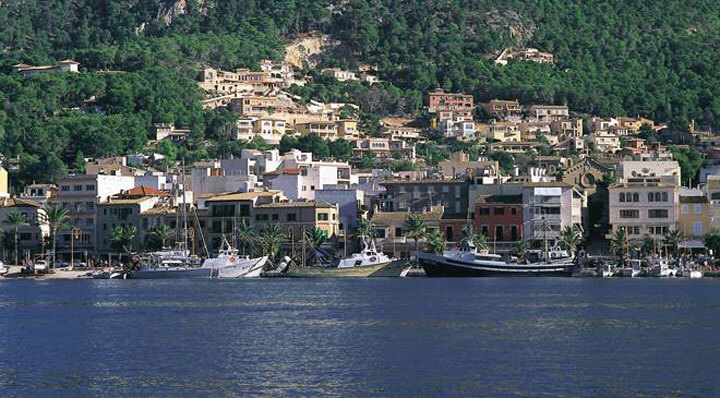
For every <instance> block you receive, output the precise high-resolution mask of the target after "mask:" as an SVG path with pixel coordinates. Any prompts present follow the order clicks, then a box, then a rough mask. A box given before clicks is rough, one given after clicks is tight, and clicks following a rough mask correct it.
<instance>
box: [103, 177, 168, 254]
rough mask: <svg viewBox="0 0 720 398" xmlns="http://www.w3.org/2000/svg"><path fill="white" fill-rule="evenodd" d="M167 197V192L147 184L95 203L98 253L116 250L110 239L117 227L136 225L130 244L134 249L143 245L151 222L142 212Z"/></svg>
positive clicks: (108, 252) (114, 251)
mask: <svg viewBox="0 0 720 398" xmlns="http://www.w3.org/2000/svg"><path fill="white" fill-rule="evenodd" d="M169 197H170V194H168V193H165V192H161V191H157V190H155V189H152V188H149V187H139V189H133V190H129V191H127V192H125V193H123V194H119V195H116V196H114V197H113V198H110V200H108V201H107V202H104V203H100V204H98V206H97V209H98V211H97V213H98V228H97V254H98V255H100V256H102V255H107V254H112V253H117V252H118V247H115V246H114V245H113V242H112V231H113V229H114V228H116V227H129V226H134V227H135V228H137V236H136V237H135V239H134V241H133V242H132V247H133V249H135V250H139V249H141V248H144V247H145V246H146V243H147V239H148V233H149V232H150V231H149V229H150V225H149V223H148V218H146V217H143V213H145V212H147V211H148V210H150V209H153V208H154V207H155V206H156V205H157V204H158V203H159V202H160V201H161V200H165V199H168V198H169Z"/></svg>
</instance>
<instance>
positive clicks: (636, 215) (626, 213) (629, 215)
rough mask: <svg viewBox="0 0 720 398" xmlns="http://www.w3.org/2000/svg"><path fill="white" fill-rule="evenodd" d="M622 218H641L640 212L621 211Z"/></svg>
mask: <svg viewBox="0 0 720 398" xmlns="http://www.w3.org/2000/svg"><path fill="white" fill-rule="evenodd" d="M620 218H640V210H620Z"/></svg>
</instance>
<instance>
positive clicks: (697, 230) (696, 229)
mask: <svg viewBox="0 0 720 398" xmlns="http://www.w3.org/2000/svg"><path fill="white" fill-rule="evenodd" d="M702 234H703V226H702V221H695V223H693V235H695V236H700V235H702Z"/></svg>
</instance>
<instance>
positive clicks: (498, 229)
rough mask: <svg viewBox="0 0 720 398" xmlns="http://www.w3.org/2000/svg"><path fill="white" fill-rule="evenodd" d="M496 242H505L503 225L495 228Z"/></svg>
mask: <svg viewBox="0 0 720 398" xmlns="http://www.w3.org/2000/svg"><path fill="white" fill-rule="evenodd" d="M495 240H496V241H502V240H503V226H502V225H496V226H495Z"/></svg>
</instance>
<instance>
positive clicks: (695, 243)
mask: <svg viewBox="0 0 720 398" xmlns="http://www.w3.org/2000/svg"><path fill="white" fill-rule="evenodd" d="M678 248H680V249H705V245H703V243H702V242H701V241H699V240H684V241H682V242H680V243H678Z"/></svg>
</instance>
